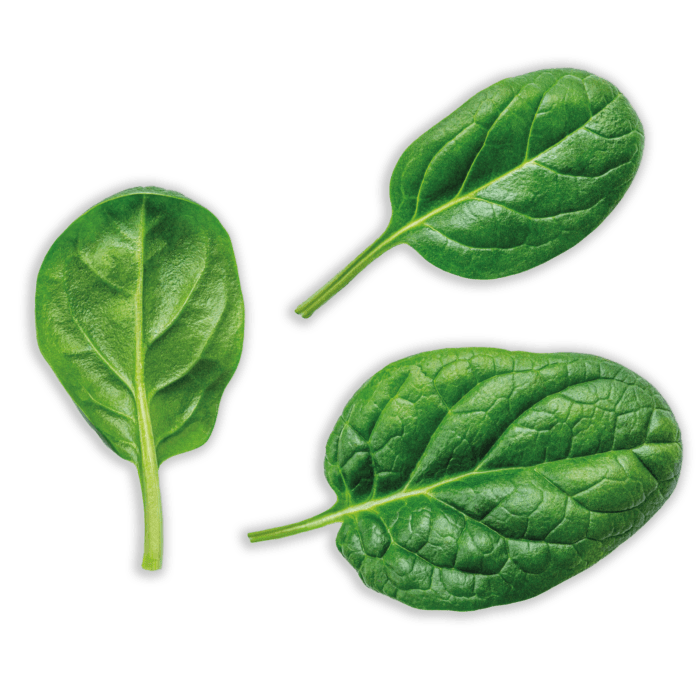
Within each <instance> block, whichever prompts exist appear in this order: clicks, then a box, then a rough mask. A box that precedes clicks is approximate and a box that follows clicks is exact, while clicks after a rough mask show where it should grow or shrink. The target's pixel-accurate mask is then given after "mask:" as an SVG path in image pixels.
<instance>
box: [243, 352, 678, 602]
mask: <svg viewBox="0 0 700 700" xmlns="http://www.w3.org/2000/svg"><path fill="white" fill-rule="evenodd" d="M680 466H681V440H680V432H679V429H678V425H677V424H676V421H675V419H674V417H673V414H672V413H671V410H670V409H669V407H668V405H667V403H666V402H665V401H664V399H663V398H662V397H661V396H660V394H659V393H658V392H657V391H656V390H655V389H654V388H653V387H652V386H651V385H650V384H649V383H648V382H646V381H645V380H644V379H642V378H641V377H639V376H637V375H636V374H634V373H633V372H631V371H630V370H628V369H625V368H624V367H622V366H620V365H618V364H616V363H614V362H610V361H609V360H604V359H602V358H600V357H595V356H594V355H579V354H573V353H558V354H535V353H526V352H508V351H506V350H494V349H488V348H467V349H455V350H436V351H434V352H426V353H423V354H420V355H415V356H413V357H409V358H406V359H405V360H401V361H399V362H395V363H393V364H391V365H389V366H388V367H385V368H384V369H383V370H381V371H380V372H378V373H377V374H375V375H374V376H373V377H372V378H371V379H370V380H369V381H368V382H366V383H365V384H364V385H363V386H362V387H361V388H360V390H359V391H358V392H357V393H356V394H355V395H354V396H353V398H352V399H351V400H350V402H349V403H348V405H347V406H346V407H345V410H344V411H343V414H342V416H341V417H340V419H339V420H338V422H337V424H336V426H335V428H334V430H333V432H332V434H331V436H330V439H329V440H328V444H327V447H326V461H325V472H326V478H327V479H328V482H329V484H330V485H331V486H332V488H333V490H334V491H335V492H336V494H337V496H338V501H337V503H336V504H335V506H333V508H331V509H330V510H328V511H326V512H325V513H322V514H321V515H319V516H316V517H315V518H309V519H308V520H304V521H302V522H300V523H297V524H295V525H289V526H286V527H280V528H274V529H271V530H264V531H262V532H255V533H252V534H251V535H250V539H251V541H253V542H259V541H262V540H269V539H275V538H279V537H286V536H287V535H293V534H296V533H298V532H305V531H307V530H312V529H314V528H317V527H321V526H323V525H327V524H329V523H336V522H342V523H343V525H342V527H341V528H340V532H339V533H338V540H337V543H338V549H339V550H340V551H341V552H342V554H343V556H344V557H345V558H346V559H347V560H348V561H349V562H350V563H351V564H352V565H353V566H354V567H355V569H357V571H358V573H359V574H360V577H361V578H362V580H363V581H364V582H365V584H367V585H368V586H369V587H370V588H373V589H374V590H376V591H378V592H380V593H384V594H385V595H388V596H390V597H392V598H395V599H396V600H399V601H401V602H402V603H406V604H408V605H411V606H413V607H416V608H424V609H440V610H476V609H478V608H485V607H489V606H491V605H503V604H504V603H513V602H515V601H518V600H524V599H525V598H530V597H532V596H535V595H538V594H539V593H542V592H543V591H546V590H547V589H549V588H551V587H552V586H555V585H557V584H558V583H561V582H562V581H565V580H566V579H568V578H570V577H571V576H573V575H575V574H577V573H579V572H581V571H583V570H584V569H586V568H588V567H589V566H591V565H592V564H594V563H595V562H597V561H598V560H600V559H602V558H603V557H604V556H605V555H606V554H609V553H610V552H611V551H612V550H613V549H615V547H617V546H618V545H619V544H621V543H622V542H624V541H625V540H626V539H627V538H629V537H630V536H632V535H633V534H634V533H635V532H636V531H637V530H638V529H639V528H640V527H641V526H642V525H644V523H646V522H647V520H649V518H650V517H651V516H652V515H653V514H654V513H655V512H656V511H657V510H658V509H659V508H660V507H661V506H662V505H663V503H664V502H665V501H666V499H667V498H668V497H669V495H670V494H671V492H672V491H673V489H674V488H675V485H676V482H677V480H678V474H679V472H680Z"/></svg>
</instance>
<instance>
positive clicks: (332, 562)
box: [231, 333, 695, 627]
mask: <svg viewBox="0 0 700 700" xmlns="http://www.w3.org/2000/svg"><path fill="white" fill-rule="evenodd" d="M468 346H481V347H499V348H504V349H508V350H528V351H531V352H562V351H568V352H583V353H590V354H595V355H599V356H602V357H606V358H608V359H611V360H614V361H616V362H619V363H620V364H622V365H624V366H626V367H628V368H630V369H632V370H633V371H635V372H636V373H637V374H639V375H641V376H642V377H644V378H645V379H646V380H647V381H649V382H650V383H651V384H652V385H653V386H654V387H656V389H658V390H659V392H660V393H661V394H662V395H663V396H664V398H665V399H666V400H667V401H668V403H669V405H670V406H671V409H672V410H673V413H674V415H675V416H676V419H677V420H678V424H679V425H680V427H681V433H682V439H683V446H684V458H683V466H682V469H681V476H680V480H679V482H678V485H677V487H676V489H675V491H674V492H673V494H672V495H671V496H670V498H669V499H668V501H667V502H666V503H665V504H664V506H663V507H662V508H661V510H660V511H659V512H658V513H656V514H655V515H654V516H653V517H652V519H651V520H650V521H649V523H647V524H646V525H645V526H644V527H643V528H642V529H641V530H640V531H639V532H637V533H636V534H635V535H633V536H632V537H631V538H630V539H629V540H628V541H627V542H625V543H624V544H622V545H621V546H620V547H619V548H618V549H616V550H615V551H614V552H613V553H612V554H610V555H608V556H607V557H606V558H605V559H603V560H602V561H600V562H598V563H597V564H595V565H594V566H592V567H591V568H590V569H587V570H586V571H584V572H582V573H580V574H578V575H577V576H574V577H573V578H571V579H569V580H567V581H565V582H564V583H561V584H559V585H558V586H555V587H554V588H552V589H550V590H549V591H547V592H545V593H543V594H541V595H539V596H537V597H535V598H531V599H530V600H526V601H522V602H520V603H513V604H510V605H504V606H499V607H493V608H488V609H486V610H480V611H476V612H466V613H456V612H433V611H421V610H415V609H412V608H410V607H408V606H406V605H403V604H402V603H399V602H397V601H395V600H392V599H390V598H387V597H385V596H383V595H380V594H379V593H375V592H374V591H371V590H369V589H368V588H366V587H365V586H364V585H363V584H362V582H361V581H360V578H359V576H358V574H357V572H356V571H355V569H353V568H352V567H351V566H350V564H349V563H348V562H347V561H345V559H344V558H343V557H342V556H341V554H340V553H339V551H338V550H337V548H336V547H335V542H334V539H335V534H336V532H337V530H338V529H339V526H337V525H334V526H331V527H326V528H324V529H322V530H316V531H313V532H307V533H304V534H301V535H295V536H293V537H290V538H288V539H284V540H279V541H273V542H264V543H258V544H250V543H249V542H248V539H247V537H246V534H247V533H248V532H252V531H255V530H262V529H265V528H270V527H277V526H280V525H285V524H288V523H292V522H296V521H298V520H301V519H304V518H309V517H311V516H313V515H317V514H319V513H321V512H323V511H325V510H327V509H328V508H330V507H331V506H332V505H333V503H334V502H335V495H334V493H333V492H332V490H331V488H330V487H329V486H328V484H327V483H326V481H325V479H324V476H323V469H322V464H323V457H324V452H325V442H326V439H327V437H328V435H330V433H331V431H332V429H333V426H334V425H335V422H336V420H337V419H338V416H339V415H340V414H341V412H342V410H343V408H344V407H345V404H346V403H347V402H348V400H349V399H350V397H351V396H352V395H353V394H354V393H355V391H357V389H359V387H360V386H361V385H362V383H363V382H364V381H366V380H367V379H368V378H369V377H371V376H372V375H373V374H375V373H376V372H377V371H378V370H380V369H382V368H383V367H385V366H386V365H387V364H388V363H390V362H393V361H395V360H398V359H401V358H404V357H407V356H409V355H413V354H416V353H419V352H424V351H426V350H435V349H438V348H446V347H468ZM308 464H309V467H308V479H309V485H310V486H311V490H312V491H313V493H314V495H315V496H316V500H314V501H310V502H309V503H306V504H304V505H302V506H299V507H297V508H292V509H290V510H288V511H283V512H281V513H275V514H273V515H266V516H261V517H256V518H248V519H246V520H241V521H239V522H237V523H236V524H235V525H234V526H233V529H232V533H231V541H232V544H233V548H234V550H235V551H236V552H237V553H238V554H239V555H240V556H242V557H245V558H247V559H257V558H261V557H269V556H277V555H283V554H290V553H291V552H295V551H297V550H300V549H306V548H308V547H314V546H318V547H319V551H320V553H321V556H322V557H323V560H324V561H325V563H326V564H327V565H328V567H329V568H330V569H331V571H332V572H333V573H334V574H335V575H336V576H337V577H338V579H339V580H340V581H341V583H342V584H343V586H344V587H345V589H346V591H347V592H348V593H349V594H350V595H351V596H352V597H353V598H354V599H355V600H356V601H357V602H358V603H360V604H361V605H364V606H365V607H367V608H371V609H372V610H376V611H377V612H379V613H381V614H383V615H386V616H388V617H392V618H394V619H396V620H399V621H401V622H405V623H407V624H410V625H414V626H440V627H479V626H481V625H488V624H492V623H494V622H505V621H506V620H515V619H517V618H520V617H527V616H529V615H534V614H536V613H538V612H541V611H543V610H546V609H547V608H550V607H552V606H553V605H556V604H557V603H559V602H561V601H562V600H565V599H566V598H568V597H569V596H571V595H574V594H575V593H578V592H579V591H582V590H583V589H585V588H587V587H588V586H591V585H593V584H595V583H596V582H597V581H599V580H600V579H602V578H603V577H605V576H607V575H608V574H609V573H610V572H611V571H614V570H615V569H616V568H617V567H618V566H620V565H621V564H623V563H624V562H625V561H626V560H627V559H629V557H631V556H632V555H633V554H635V553H636V552H638V551H639V550H640V549H642V547H644V545H646V544H647V543H648V542H649V541H650V540H651V539H652V538H653V537H654V536H655V535H656V534H657V533H658V532H659V531H660V530H661V529H662V528H663V527H664V526H665V525H666V524H667V523H668V522H669V521H670V520H671V518H672V517H673V516H674V515H675V514H676V513H677V512H678V510H679V509H680V508H681V506H682V505H683V503H684V501H685V499H686V496H687V495H688V491H689V489H690V484H691V482H692V474H693V467H694V464H695V441H694V437H693V429H692V425H691V423H690V419H689V417H688V414H687V412H686V410H685V407H684V406H683V404H682V403H681V400H680V398H679V397H678V395H677V394H676V393H675V391H674V390H673V389H672V387H671V386H670V384H669V383H668V382H667V381H666V380H665V379H664V378H663V377H662V376H661V375H660V374H659V373H658V372H656V371H655V370H653V369H652V368H651V367H649V366H648V365H646V364H645V363H643V362H641V361H640V360H639V359H637V358H636V357H634V356H633V355H630V354H628V353H626V352H624V351H622V350H619V349H617V348H613V347H611V346H609V345H605V344H603V343H597V342H594V341H589V340H579V339H558V340H530V339H527V338H509V337H506V336H499V335H487V334H478V333H465V334H457V335H443V336H436V337H432V338H421V339H418V340H412V341H409V342H406V343H401V344H399V345H396V346H394V347H391V348H387V349H386V350H382V351H381V352H379V353H377V354H376V355H374V356H373V357H371V358H370V359H368V360H367V361H366V362H364V363H363V364H361V365H360V366H359V367H358V368H357V369H356V370H355V371H354V372H353V373H352V374H351V375H350V376H349V377H348V378H347V379H346V380H345V381H344V382H343V383H342V384H341V385H340V387H339V388H338V389H337V391H336V392H335V393H334V394H333V396H332V397H331V399H330V401H329V402H328V405H327V407H326V409H325V410H324V412H323V414H322V415H321V417H320V419H319V421H318V423H317V425H316V427H315V428H314V430H313V433H312V435H311V441H310V445H309V456H308ZM309 585H313V582H310V583H309Z"/></svg>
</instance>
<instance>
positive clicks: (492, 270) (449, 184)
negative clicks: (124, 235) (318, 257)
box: [296, 69, 644, 318]
mask: <svg viewBox="0 0 700 700" xmlns="http://www.w3.org/2000/svg"><path fill="white" fill-rule="evenodd" d="M643 145H644V134H643V130H642V125H641V123H640V121H639V118H638V117H637V115H636V114H635V112H634V110H633V109H632V107H631V106H630V103H629V102H628V101H627V99H626V98H625V97H624V96H623V95H622V94H620V92H619V90H618V89H617V88H615V87H614V86H613V85H611V84H610V83H609V82H607V81H606V80H603V79H602V78H598V77H597V76H595V75H591V74H590V73H586V72H585V71H582V70H574V69H554V70H542V71H536V72H534V73H527V74H525V75H521V76H518V77H515V78H508V79H506V80H501V81H500V82H498V83H496V84H495V85H492V86H491V87H489V88H487V89H486V90H482V91H481V92H480V93H478V94H477V95H475V96H474V97H472V98H471V99H470V100H468V101H467V102H465V103H464V104H463V105H462V106H461V107H460V108H459V109H457V110H456V111H455V112H453V113H452V114H450V115H449V116H448V117H446V118H445V119H443V120H442V121H441V122H440V123H439V124H437V125H436V126H434V127H433V128H431V129H429V130H428V131H427V132H426V133H425V134H423V135H422V136H421V137H420V138H418V139H417V140H416V141H414V142H413V143H412V144H411V145H410V146H409V147H408V148H407V149H406V151H405V152H404V153H403V155H402V156H401V158H399V162H398V163H397V165H396V168H395V169H394V173H393V175H392V177H391V184H390V192H389V194H390V197H391V207H392V212H393V213H392V217H391V221H390V222H389V226H388V228H387V229H386V231H385V232H384V233H383V234H382V235H381V236H380V237H379V238H378V239H377V240H376V241H375V242H374V243H372V245H370V246H369V247H368V248H367V249H366V250H365V251H364V252H362V253H361V254H360V255H359V256H358V257H357V258H356V259H355V260H353V261H352V262H351V263H350V264H349V265H348V266H347V267H346V268H345V269H344V270H342V272H340V273H339V274H338V275H337V276H336V277H334V278H333V279H332V280H331V281H330V282H329V283H328V284H326V285H325V286H324V287H323V288H322V289H320V290H319V291H318V292H316V293H315V294H314V295H313V296H311V297H310V298H309V299H308V300H307V301H305V302H304V303H303V304H301V305H300V306H299V307H298V308H297V310H296V312H297V313H298V314H301V315H302V316H303V317H304V318H308V317H309V316H311V314H312V313H313V312H314V311H316V310H317V309H318V308H319V307H320V306H322V305H323V304H325V303H326V302H327V301H328V300H329V299H330V298H331V297H332V296H333V295H335V294H336V293H337V292H339V291H340V290H341V289H342V288H343V287H344V286H345V285H346V284H348V282H350V281H351V280H352V279H353V278H354V277H355V275H357V274H358V273H359V272H360V271H361V270H363V269H364V268H365V267H366V266H367V265H369V263H370V262H372V261H373V260H374V259H376V258H377V257H379V256H380V255H381V254H382V253H384V252H386V251H387V250H389V249H390V248H393V247H394V246H396V245H399V244H400V243H407V244H408V245H410V246H411V247H413V248H414V249H415V250H417V251H418V252H419V253H420V254H421V255H422V256H423V257H424V258H425V259H426V260H428V261H429V262H431V263H432V264H433V265H436V266H437V267H439V268H440V269H442V270H446V271H447V272H451V273H452V274H455V275H460V276H461V277H470V278H473V279H494V278H496V277H505V276H507V275H513V274H515V273H517V272H523V271H524V270H529V269H530V268H531V267H535V266H536V265H540V264H541V263H543V262H546V261H547V260H549V259H551V258H553V257H554V256H556V255H559V254H560V253H563V252H564V251H565V250H568V249H569V248H571V247H572V246H573V245H575V244H576V243H578V242H579V241H581V240H582V239H583V238H584V237H585V236H587V235H588V234H589V233H590V232H591V231H593V229H595V228H596V227H597V226H598V225H599V224H600V223H601V222H602V221H603V219H605V217H606V216H607V215H608V214H609V213H610V212H611V211H612V210H613V208H614V207H615V205H616V204H617V203H618V202H619V201H620V199H621V198H622V195H623V194H624V193H625V191H626V190H627V188H628V187H629V185H630V183H631V182H632V178H633V177H634V175H635V173H636V172H637V168H638V167H639V162H640V160H641V157H642V148H643Z"/></svg>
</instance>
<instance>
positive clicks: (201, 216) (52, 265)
mask: <svg viewBox="0 0 700 700" xmlns="http://www.w3.org/2000/svg"><path fill="white" fill-rule="evenodd" d="M36 326H37V338H38V341H39V347H40V349H41V352H42V354H43V355H44V357H45V358H46V361H47V362H48V363H49V364H50V365H51V367H52V369H53V371H54V372H55V373H56V375H57V376H58V378H59V380H60V381H61V384H63V386H64V387H65V389H66V391H67V392H68V393H69V394H70V396H71V398H72V399H73V401H75V403H76V404H77V406H78V408H79V410H80V411H81V413H82V414H83V415H84V416H85V418H86V419H87V421H88V423H90V425H91V426H92V427H93V428H94V429H95V430H96V431H97V433H98V434H99V436H100V437H101V438H102V439H103V440H104V442H105V443H106V444H107V445H108V446H109V447H111V448H112V449H113V450H114V451H115V452H116V453H117V454H118V455H119V456H120V457H123V458H124V459H127V460H129V461H131V462H133V463H134V464H135V465H136V468H137V469H138V473H139V479H140V481H141V490H142V493H143V503H144V515H145V543H144V555H143V568H144V569H159V568H160V566H161V561H162V546H163V538H162V516H161V501H160V487H159V482H158V467H159V465H160V464H161V463H162V462H163V461H164V460H166V459H168V457H172V456H173V455H176V454H180V453H181V452H187V451H188V450H193V449H195V448H196V447H199V446H200V445H203V444H204V443H205V442H206V441H207V439H208V438H209V435H210V434H211V431H212V429H213V427H214V421H215V420H216V414H217V411H218V408H219V402H220V400H221V395H222V394H223V391H224V388H225V387H226V385H227V384H228V382H229V380H230V379H231V377H232V376H233V373H234V371H235V369H236V365H237V364H238V360H239V358H240V356H241V347H242V344H243V298H242V296H241V289H240V285H239V282H238V271H237V269H236V261H235V259H234V256H233V248H232V247H231V240H230V238H229V236H228V234H227V233H226V231H225V230H224V228H223V227H222V226H221V224H220V223H219V222H218V220H217V219H216V217H214V215H213V214H211V212H209V211H207V210H206V209H204V207H201V206H200V205H198V204H196V203H195V202H193V201H192V200H189V199H187V198H186V197H183V196H182V195H180V194H178V193H177V192H170V191H167V190H163V189H160V188H156V187H146V188H141V187H137V188H135V189H131V190H125V191H124V192H120V193H118V194H115V195H114V196H113V197H110V198H109V199H106V200H105V201H103V202H101V203H100V204H98V205H96V206H95V207H93V208H92V209H90V210H89V211H87V212H86V213H85V214H83V215H82V216H81V217H80V218H78V219H77V220H76V221H74V222H73V223H72V224H71V225H70V226H69V227H68V228H67V229H66V230H65V231H64V232H63V234H61V236H59V238H58V239H57V240H56V242H55V243H54V244H53V246H52V247H51V250H49V252H48V254H47V256H46V258H45V259H44V262H43V264H42V266H41V270H40V272H39V279H38V281H37V290H36Z"/></svg>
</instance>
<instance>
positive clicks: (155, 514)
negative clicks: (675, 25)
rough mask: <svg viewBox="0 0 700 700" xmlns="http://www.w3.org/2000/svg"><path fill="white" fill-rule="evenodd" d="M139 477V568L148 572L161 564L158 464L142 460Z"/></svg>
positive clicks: (161, 522)
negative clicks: (141, 524)
mask: <svg viewBox="0 0 700 700" xmlns="http://www.w3.org/2000/svg"><path fill="white" fill-rule="evenodd" d="M139 477H140V481H141V493H142V494H143V520H144V525H145V532H144V538H143V563H142V564H141V566H143V568H144V569H147V570H148V571H156V570H157V569H160V567H161V564H162V562H163V511H162V509H161V502H160V483H159V480H158V463H157V462H153V461H151V460H148V459H144V460H143V464H142V465H141V469H140V470H139Z"/></svg>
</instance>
